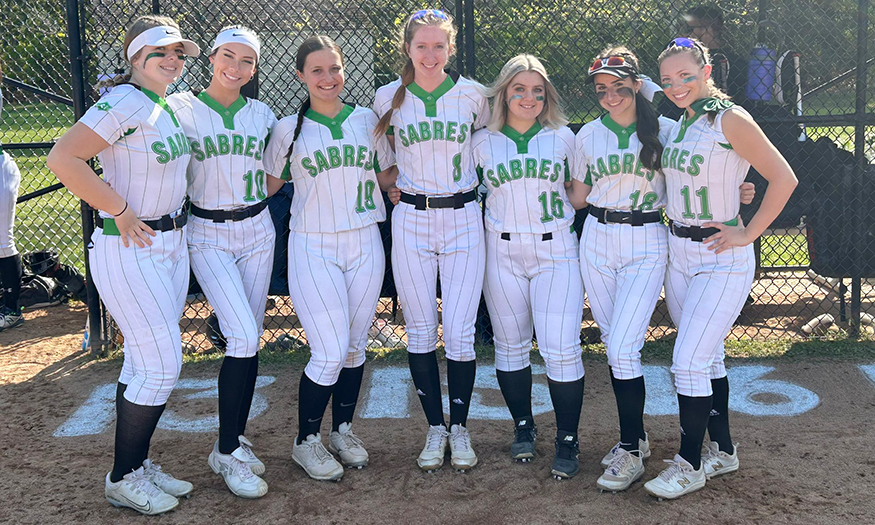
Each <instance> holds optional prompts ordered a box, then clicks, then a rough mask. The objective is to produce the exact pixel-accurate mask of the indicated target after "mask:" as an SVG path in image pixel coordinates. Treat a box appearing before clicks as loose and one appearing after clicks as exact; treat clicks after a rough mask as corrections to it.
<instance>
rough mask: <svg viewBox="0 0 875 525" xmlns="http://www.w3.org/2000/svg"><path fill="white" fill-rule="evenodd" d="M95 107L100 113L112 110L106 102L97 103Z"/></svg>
mask: <svg viewBox="0 0 875 525" xmlns="http://www.w3.org/2000/svg"><path fill="white" fill-rule="evenodd" d="M95 107H96V108H97V109H99V110H100V111H109V110H110V109H112V106H110V105H109V104H107V103H106V102H98V103H97V104H96V105H95Z"/></svg>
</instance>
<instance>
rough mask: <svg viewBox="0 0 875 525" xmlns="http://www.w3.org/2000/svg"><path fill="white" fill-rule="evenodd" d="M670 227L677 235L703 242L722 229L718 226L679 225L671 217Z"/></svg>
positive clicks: (673, 233)
mask: <svg viewBox="0 0 875 525" xmlns="http://www.w3.org/2000/svg"><path fill="white" fill-rule="evenodd" d="M668 229H669V231H670V232H671V233H672V235H674V236H675V237H681V238H683V239H689V240H691V241H693V242H702V241H704V240H705V239H707V238H708V237H710V236H712V235H714V234H715V233H717V232H719V231H720V230H719V229H717V228H702V227H701V226H678V224H677V223H676V222H674V221H673V220H671V219H669V220H668Z"/></svg>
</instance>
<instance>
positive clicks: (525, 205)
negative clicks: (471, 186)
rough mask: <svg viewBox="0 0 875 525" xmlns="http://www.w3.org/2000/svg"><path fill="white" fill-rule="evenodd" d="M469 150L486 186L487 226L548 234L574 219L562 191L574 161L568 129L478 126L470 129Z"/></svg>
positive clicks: (570, 134)
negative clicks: (521, 129)
mask: <svg viewBox="0 0 875 525" xmlns="http://www.w3.org/2000/svg"><path fill="white" fill-rule="evenodd" d="M473 148H474V162H475V163H476V164H477V165H478V169H480V170H481V172H482V177H483V184H484V185H485V186H486V190H487V196H486V229H488V230H489V231H493V232H498V233H503V232H510V233H547V232H553V231H557V230H560V229H562V228H568V227H569V225H570V224H571V223H572V222H573V221H574V208H572V207H571V204H570V203H569V202H568V196H567V194H566V192H565V182H566V181H570V180H571V178H570V173H571V170H570V168H571V167H573V161H574V132H572V131H571V130H570V129H569V128H567V127H565V126H563V127H561V128H559V129H548V128H542V127H541V124H540V123H537V122H536V123H535V125H534V126H532V128H531V129H529V130H528V131H527V132H525V133H523V134H520V133H518V132H516V131H514V129H513V128H511V127H509V126H504V128H503V129H502V130H501V131H491V130H489V129H488V128H487V129H481V130H480V131H477V132H476V133H474V143H473ZM569 163H572V166H569Z"/></svg>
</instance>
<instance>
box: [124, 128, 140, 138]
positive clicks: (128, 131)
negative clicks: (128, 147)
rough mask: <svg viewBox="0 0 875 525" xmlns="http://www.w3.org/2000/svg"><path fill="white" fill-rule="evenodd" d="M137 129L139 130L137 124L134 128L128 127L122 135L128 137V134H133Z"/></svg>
mask: <svg viewBox="0 0 875 525" xmlns="http://www.w3.org/2000/svg"><path fill="white" fill-rule="evenodd" d="M135 131H137V127H136V126H134V127H133V128H128V130H127V131H125V133H124V135H122V136H123V137H127V136H128V135H132V134H133V133H134V132H135Z"/></svg>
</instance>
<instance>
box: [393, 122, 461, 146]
mask: <svg viewBox="0 0 875 525" xmlns="http://www.w3.org/2000/svg"><path fill="white" fill-rule="evenodd" d="M469 130H470V124H467V123H462V124H459V123H458V122H441V121H440V120H431V121H428V120H423V121H420V122H417V123H416V124H408V125H407V126H399V127H398V128H397V129H396V130H395V131H396V136H397V137H398V139H399V140H400V141H401V144H402V145H404V146H405V147H408V146H412V145H414V144H419V143H420V142H427V141H430V140H444V141H447V142H458V143H459V144H464V142H465V141H466V140H468V137H469V136H470V133H469Z"/></svg>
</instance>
